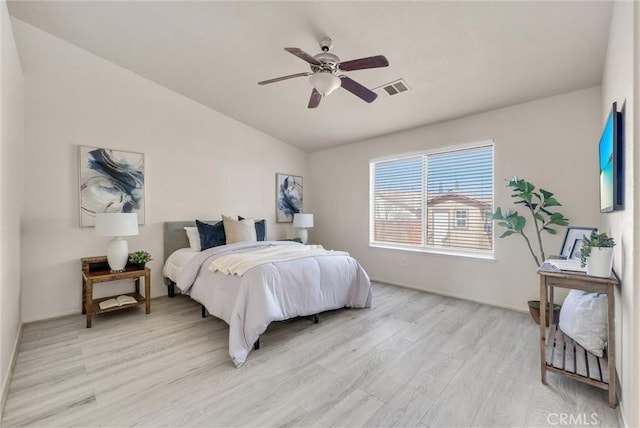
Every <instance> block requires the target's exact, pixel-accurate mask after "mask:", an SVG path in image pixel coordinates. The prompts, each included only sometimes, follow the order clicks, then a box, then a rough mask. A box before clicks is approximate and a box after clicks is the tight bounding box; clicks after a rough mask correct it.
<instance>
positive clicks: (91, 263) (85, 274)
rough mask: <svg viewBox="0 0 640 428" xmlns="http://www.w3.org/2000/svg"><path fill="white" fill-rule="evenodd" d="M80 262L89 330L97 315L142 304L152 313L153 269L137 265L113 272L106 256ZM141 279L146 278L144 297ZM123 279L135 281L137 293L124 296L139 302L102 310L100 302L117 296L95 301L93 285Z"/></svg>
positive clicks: (87, 258) (88, 258) (83, 302)
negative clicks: (141, 267)
mask: <svg viewBox="0 0 640 428" xmlns="http://www.w3.org/2000/svg"><path fill="white" fill-rule="evenodd" d="M80 261H81V262H82V313H83V314H86V315H87V328H91V322H92V319H93V315H96V314H101V313H105V312H113V311H117V310H120V309H126V308H131V307H133V306H137V305H140V304H142V303H144V304H145V306H146V313H147V314H149V313H150V312H151V269H149V268H148V267H145V268H144V269H139V268H138V267H137V266H136V265H127V267H126V268H125V270H124V271H122V272H111V271H110V270H109V264H108V263H107V257H106V256H99V257H85V258H82V259H80ZM141 277H144V296H143V295H142V294H140V278H141ZM122 279H134V280H135V291H134V292H133V293H124V294H126V295H128V296H132V297H133V298H134V299H136V300H137V303H135V304H134V303H132V304H129V305H122V306H116V307H112V308H107V309H100V302H102V301H104V300H108V299H113V298H115V297H117V296H108V297H102V298H99V299H94V298H93V285H94V284H99V283H103V282H109V281H119V280H122Z"/></svg>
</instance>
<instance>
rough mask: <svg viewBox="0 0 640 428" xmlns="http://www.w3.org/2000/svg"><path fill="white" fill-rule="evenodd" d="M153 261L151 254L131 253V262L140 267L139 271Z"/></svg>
mask: <svg viewBox="0 0 640 428" xmlns="http://www.w3.org/2000/svg"><path fill="white" fill-rule="evenodd" d="M151 260H153V259H152V258H151V254H149V253H148V252H147V251H144V250H140V251H134V252H133V253H131V256H129V261H130V262H131V263H133V264H135V265H138V269H144V268H145V265H146V264H147V262H150V261H151Z"/></svg>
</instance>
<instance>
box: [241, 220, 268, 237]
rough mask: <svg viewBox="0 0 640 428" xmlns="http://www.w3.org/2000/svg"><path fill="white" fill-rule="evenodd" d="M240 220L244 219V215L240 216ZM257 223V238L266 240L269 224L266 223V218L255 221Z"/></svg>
mask: <svg viewBox="0 0 640 428" xmlns="http://www.w3.org/2000/svg"><path fill="white" fill-rule="evenodd" d="M238 220H244V217H242V216H238ZM255 225H256V240H257V241H264V240H265V239H266V237H267V226H266V225H265V223H264V219H262V220H260V221H256V222H255Z"/></svg>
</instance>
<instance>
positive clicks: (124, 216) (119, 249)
mask: <svg viewBox="0 0 640 428" xmlns="http://www.w3.org/2000/svg"><path fill="white" fill-rule="evenodd" d="M137 234H138V214H136V213H98V214H96V235H98V236H113V239H112V240H111V241H109V246H108V247H107V261H108V262H109V268H110V269H111V271H112V272H122V271H123V270H124V268H125V266H126V265H127V260H128V259H129V244H127V240H126V239H125V238H124V237H125V236H132V235H137Z"/></svg>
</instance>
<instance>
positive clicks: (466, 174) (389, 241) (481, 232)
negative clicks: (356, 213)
mask: <svg viewBox="0 0 640 428" xmlns="http://www.w3.org/2000/svg"><path fill="white" fill-rule="evenodd" d="M370 171H371V213H370V215H371V219H370V225H371V231H370V241H371V244H372V245H384V246H398V247H407V246H409V247H417V248H425V249H434V248H435V249H446V250H454V251H455V250H461V251H465V252H467V251H478V252H492V251H493V233H492V227H491V226H492V222H491V219H490V215H491V213H492V212H493V144H491V143H487V144H483V145H480V146H474V147H470V148H464V149H455V150H446V151H440V152H438V153H428V154H421V155H416V156H410V157H403V158H398V159H390V160H384V161H375V162H371V165H370Z"/></svg>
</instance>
